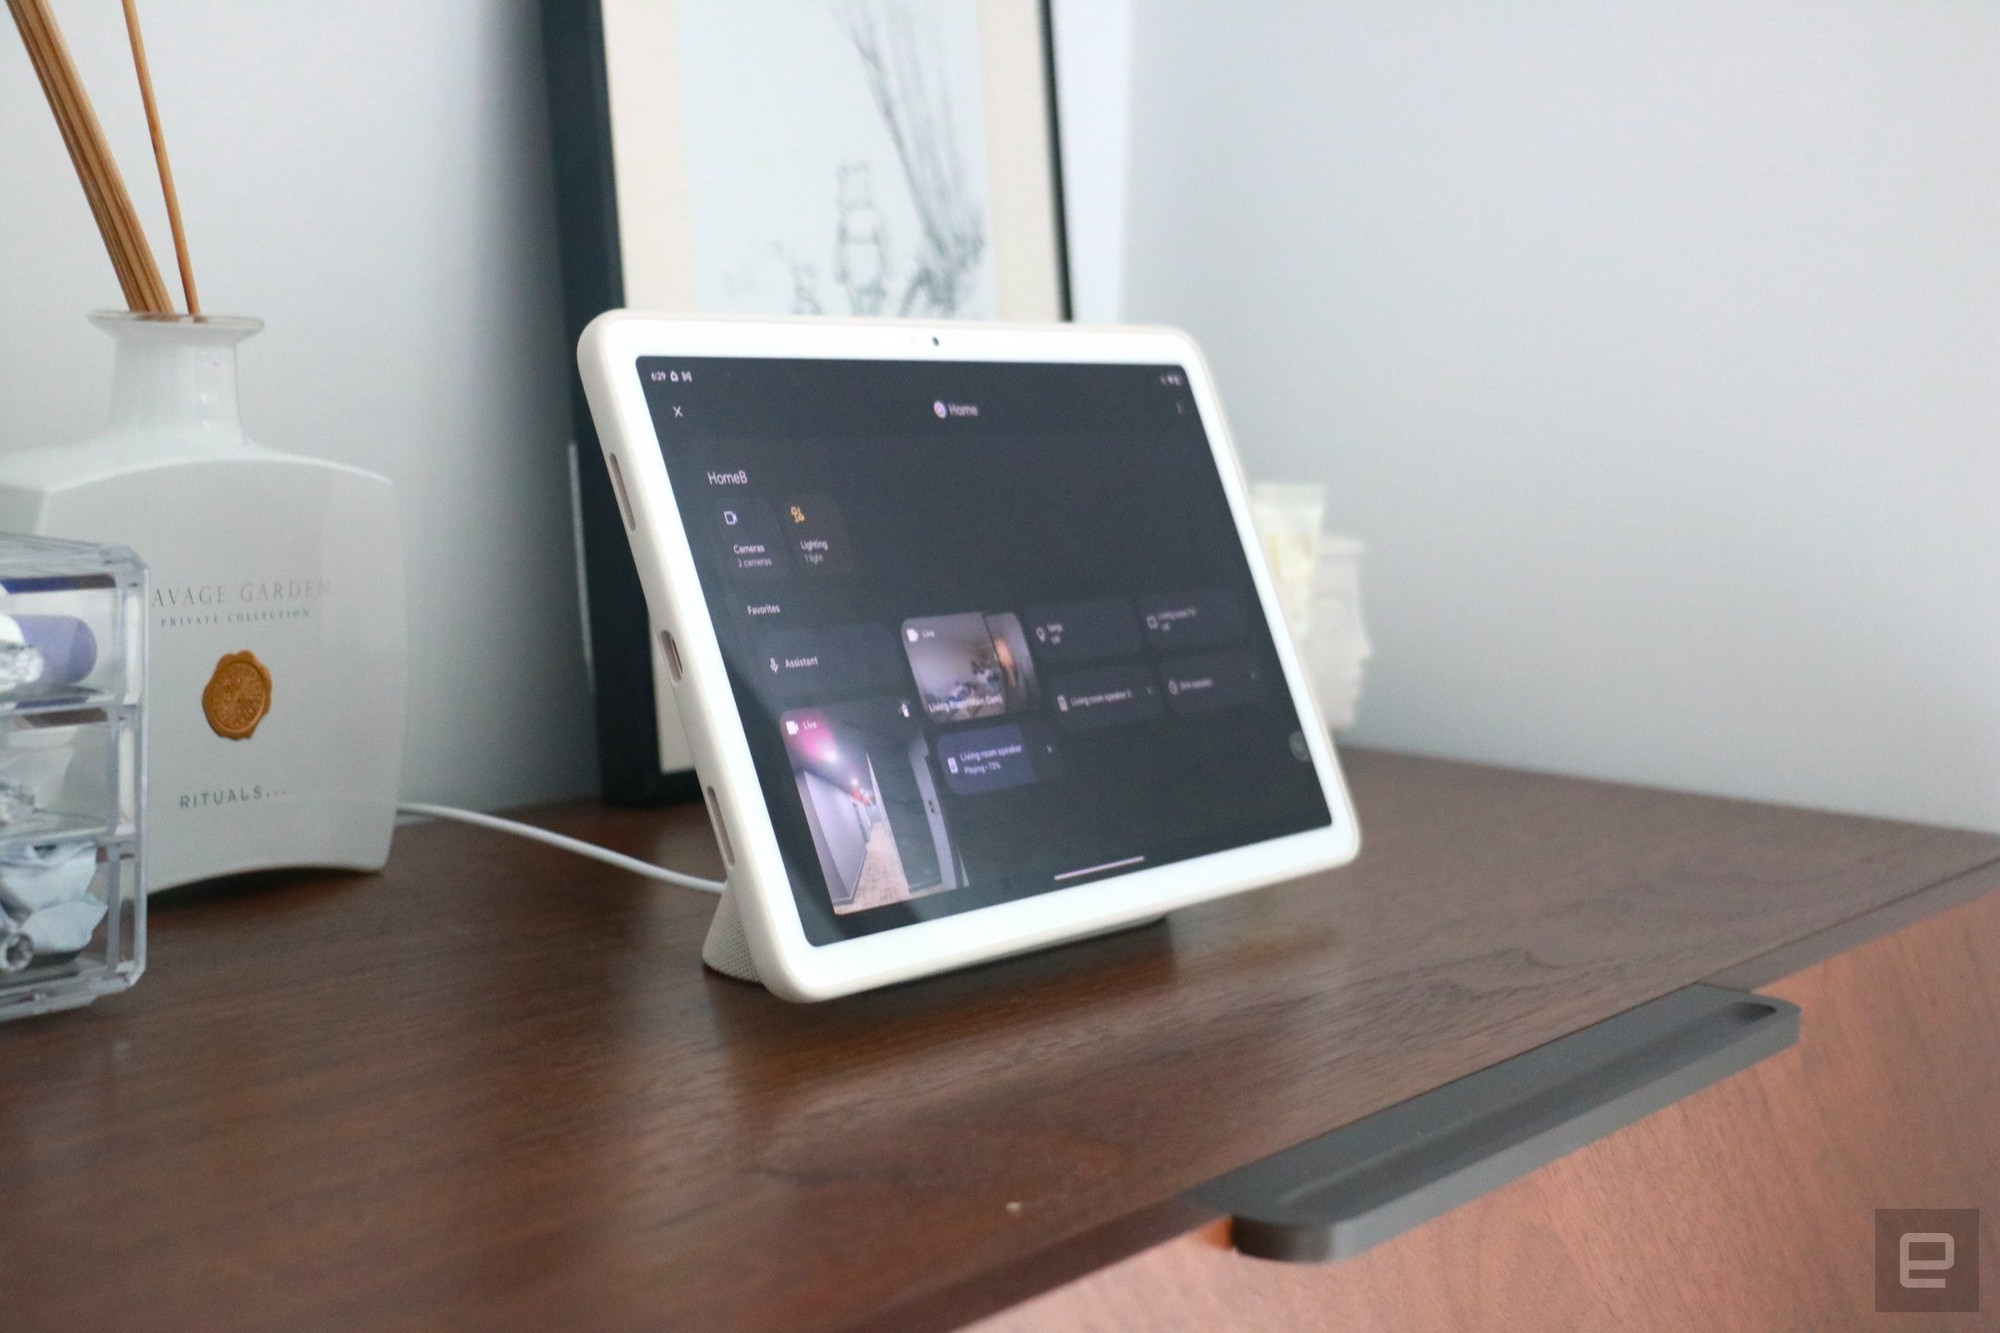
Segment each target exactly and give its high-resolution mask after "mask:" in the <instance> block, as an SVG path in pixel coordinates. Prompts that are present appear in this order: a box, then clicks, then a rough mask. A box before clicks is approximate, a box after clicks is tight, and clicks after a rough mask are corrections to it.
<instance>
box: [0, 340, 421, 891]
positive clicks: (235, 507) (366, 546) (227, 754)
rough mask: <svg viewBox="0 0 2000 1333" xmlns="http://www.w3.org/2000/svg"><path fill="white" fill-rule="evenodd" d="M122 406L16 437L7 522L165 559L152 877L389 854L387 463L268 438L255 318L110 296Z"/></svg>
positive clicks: (155, 685) (151, 681)
mask: <svg viewBox="0 0 2000 1333" xmlns="http://www.w3.org/2000/svg"><path fill="white" fill-rule="evenodd" d="M91 320H92V322H93V323H95V324H96V325H97V326H98V327H99V328H101V329H103V330H104V331H105V332H107V333H109V334H110V335H111V336H112V338H113V339H114V340H115V341H116V342H117V350H116V359H115V363H114V368H113V373H112V387H111V419H110V423H109V424H108V425H107V426H106V428H105V430H104V432H103V433H102V434H101V435H99V436H98V437H97V438H95V439H92V440H89V441H86V442H84V443H82V444H73V445H62V446H56V447H52V448H44V449H32V450H26V451H23V452H20V453H14V454H7V455H0V531H8V532H20V533H32V534H37V535H42V536H52V537H70V538H77V539H80V540H84V541H92V542H114V543H118V544H121V545H125V546H129V547H131V548H132V549H133V550H134V551H136V552H137V553H138V554H139V556H140V558H141V559H143V560H144V561H145V562H146V564H147V566H148V567H149V569H150V570H151V571H152V574H151V578H152V584H151V598H150V601H151V605H150V608H149V613H150V623H149V627H148V628H149V631H150V636H151V647H150V653H151V665H150V669H149V671H148V676H147V682H146V708H147V714H148V730H149V738H148V744H149V751H150V761H149V765H148V767H149V769H150V772H149V776H148V784H147V799H146V827H147V847H146V860H147V870H148V876H147V878H148V881H149V883H148V888H149V889H162V888H170V887H172V886H174V885H177V884H185V883H187V882H189V881H191V880H197V879H206V878H209V877H211V876H214V875H222V874H229V873H233V872H236V871H241V870H253V869H264V868H269V867H275V866H346V867H354V868H357V869H376V868H379V867H380V866H381V865H382V863H383V862H384V861H385V860H387V858H388V854H389V838H390V832H391V830H392V828H393V826H394V823H395V802H396V790H397V785H398V782H399V780H400V777H401V770H402V755H403V705H404V695H405V691H406V684H407V682H406V679H405V669H406V668H405V653H406V648H405V637H406V626H405V622H404V613H403V568H402V552H401V547H400V543H399V541H398V535H397V523H396V499H395V491H394V488H393V487H392V485H391V484H390V482H389V481H388V479H387V478H385V477H379V476H376V475H375V474H374V473H371V472H364V471H361V470H360V469H358V468H352V467H346V466H343V465H341V464H338V463H329V462H323V461H321V460H318V459H311V458H299V457H295V456H293V455H290V454H282V453H279V452H277V451H275V450H272V449H266V448H264V447H263V446H261V445H258V444H253V443H252V442H251V441H250V440H249V439H248V438H247V437H246V436H245V435H244V433H243V426H242V422H241V420H240V418H239V416H238V412H237V401H236V345H237V344H238V343H239V342H241V341H242V340H243V339H245V338H247V337H249V336H250V335H252V334H253V333H255V332H257V330H258V329H260V328H262V327H263V325H262V323H261V322H260V321H257V320H254V319H230V318H219V317H214V316H199V315H197V316H189V315H171V314H126V313H108V312H107V313H100V314H96V315H93V316H92V317H91Z"/></svg>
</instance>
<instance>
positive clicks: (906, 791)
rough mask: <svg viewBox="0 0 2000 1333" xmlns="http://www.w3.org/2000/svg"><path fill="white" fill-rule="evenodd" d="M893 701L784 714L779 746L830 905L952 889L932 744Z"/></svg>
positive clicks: (953, 870)
mask: <svg viewBox="0 0 2000 1333" xmlns="http://www.w3.org/2000/svg"><path fill="white" fill-rule="evenodd" d="M911 711H912V710H911V708H910V705H909V704H908V703H907V702H903V701H900V700H895V701H892V700H872V701H868V702H865V703H849V704H830V705H827V706H824V707H820V708H804V709H798V710H796V711H793V712H789V713H786V714H784V715H783V716H782V717H781V718H780V719H779V722H780V725H781V726H782V727H783V728H784V733H785V748H786V751H787V752H788V753H789V755H790V757H791V761H792V776H793V778H794V780H795V781H796V782H797V783H798V788H799V802H800V804H801V805H803V806H804V807H805V813H806V823H807V825H808V827H809V828H810V829H811V830H812V839H813V848H814V850H815V851H816V852H818V854H819V862H820V867H821V868H822V869H823V870H824V871H825V872H826V883H827V892H828V893H829V895H830V896H831V897H832V899H833V910H834V911H835V912H840V913H847V912H865V911H867V910H868V909H869V908H872V907H887V906H889V905H890V904H892V903H901V902H908V901H910V900H911V899H913V898H921V897H924V896H925V895H927V894H932V893H942V892H944V891H945V890H947V889H954V888H957V887H958V886H959V885H960V883H962V882H963V872H962V870H961V869H960V868H959V866H958V865H957V857H956V855H955V854H954V852H953V850H952V845H951V836H950V833H949V832H948V831H947V830H946V828H945V822H944V814H943V812H942V810H941V808H940V807H939V804H938V797H937V787H936V786H935V784H934V783H933V781H932V778H931V765H930V742H929V741H928V740H927V739H926V738H925V736H924V734H923V730H922V729H921V728H920V727H919V726H917V724H916V720H915V719H914V718H913V717H911V716H910V714H911Z"/></svg>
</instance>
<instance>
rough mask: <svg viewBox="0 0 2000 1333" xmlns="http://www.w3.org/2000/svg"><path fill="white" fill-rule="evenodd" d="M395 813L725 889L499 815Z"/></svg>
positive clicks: (437, 809)
mask: <svg viewBox="0 0 2000 1333" xmlns="http://www.w3.org/2000/svg"><path fill="white" fill-rule="evenodd" d="M396 812H397V813H398V814H404V815H422V816H424V817H425V818H427V819H455V820H457V821H458V822H459V823H461V824H476V825H478V826H479V827H480V828H484V829H492V830H494V831H495V832H496V833H511V834H513V835H514V836H515V837H517V838H532V839H533V840H534V841H536V842H545V843H547V844H548V845H549V846H551V847H560V848H562V849H563V850H564V851H566V852H574V853H576V854H577V855H578V856H587V857H589V858H590V859H591V860H593V861H602V862H604V864H606V865H608V866H617V867H618V868H619V869H620V870H629V871H630V872H632V873H633V874H635V875H644V876H645V877H646V878H647V879H657V880H660V881H662V882H663V883H667V884H678V885H680V886H681V887H682V888H684V889H698V890H700V891H701V892H702V893H721V892H722V890H723V888H724V887H725V886H724V885H723V884H722V883H721V882H720V881H718V880H713V879H699V878H697V877H696V876H694V875H683V874H682V873H681V872H680V871H678V870H667V869H664V868H663V867H660V866H656V865H654V864H653V863H652V862H651V861H641V860H640V859H639V858H638V857H636V856H627V855H625V854H624V853H623V852H614V851H612V850H611V849H610V848H609V847H599V846H598V845H597V844H596V843H594V842H585V841H583V840H582V839H581V838H568V837H564V836H563V835H562V834H560V833H551V832H549V831H548V830H547V829H545V828H536V827H535V826H534V825H533V824H521V823H517V822H515V821H514V820H511V819H501V818H499V817H498V816H497V815H482V814H480V813H479V812H478V811H477V810H460V809H459V808H457V807H456V806H450V805H416V804H411V805H399V806H397V807H396Z"/></svg>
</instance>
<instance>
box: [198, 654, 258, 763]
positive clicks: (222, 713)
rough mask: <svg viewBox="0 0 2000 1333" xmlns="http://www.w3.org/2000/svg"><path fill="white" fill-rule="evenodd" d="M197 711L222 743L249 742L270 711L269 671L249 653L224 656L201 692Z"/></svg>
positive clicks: (254, 655)
mask: <svg viewBox="0 0 2000 1333" xmlns="http://www.w3.org/2000/svg"><path fill="white" fill-rule="evenodd" d="M201 711H202V714H203V715H204V716H205V717H207V718H208V725H209V728H210V729H211V730H213V731H214V732H215V734H216V735H218V736H221V737H222V738H223V739H225V740H232V741H247V740H249V739H250V737H251V736H253V735H255V734H256V731H257V724H258V723H259V722H262V721H263V720H264V715H265V714H266V713H268V712H270V711H271V672H270V668H268V667H266V666H265V665H264V664H263V663H262V662H259V661H258V660H257V654H255V653H252V652H241V653H229V654H227V655H225V656H224V657H223V659H222V660H221V661H219V662H217V663H216V664H215V674H214V675H212V676H210V677H209V678H208V684H207V685H206V686H205V687H203V689H202V692H201Z"/></svg>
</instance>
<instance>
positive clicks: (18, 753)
mask: <svg viewBox="0 0 2000 1333" xmlns="http://www.w3.org/2000/svg"><path fill="white" fill-rule="evenodd" d="M145 632H146V567H145V565H144V564H143V563H141V562H140V560H139V558H138V557H137V556H136V555H134V554H133V553H132V552H131V551H129V550H127V549H126V548H124V547H122V546H95V545H91V544H90V543H87V542H71V541H56V540H54V539H51V538H46V537H22V536H0V1019H7V1018H21V1017H25V1016H27V1015H30V1014H41V1013H48V1012H50V1011H52V1010H57V1009H68V1008H72V1007H74V1006H77V1005H82V1004H88V1003H90V1002H91V1001H92V1000H94V999H96V998H97V997H98V996H100V995H108V994H111V993H113V992H115V991H121V990H124V989H126V988H127V987H129V986H131V985H132V983H133V982H135V981H137V980H138V979H139V974H140V973H141V972H142V971H143V970H144V969H145V966H146V884H145V867H144V863H143V859H142V855H143V853H142V845H143V836H142V834H143V831H142V829H141V826H140V825H141V811H142V810H143V809H144V808H145V801H144V796H145V780H146V779H145V747H146V741H145V734H146V733H145V719H144V715H143V712H142V709H143V705H144V698H143V696H144V692H145V681H146V656H145Z"/></svg>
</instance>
